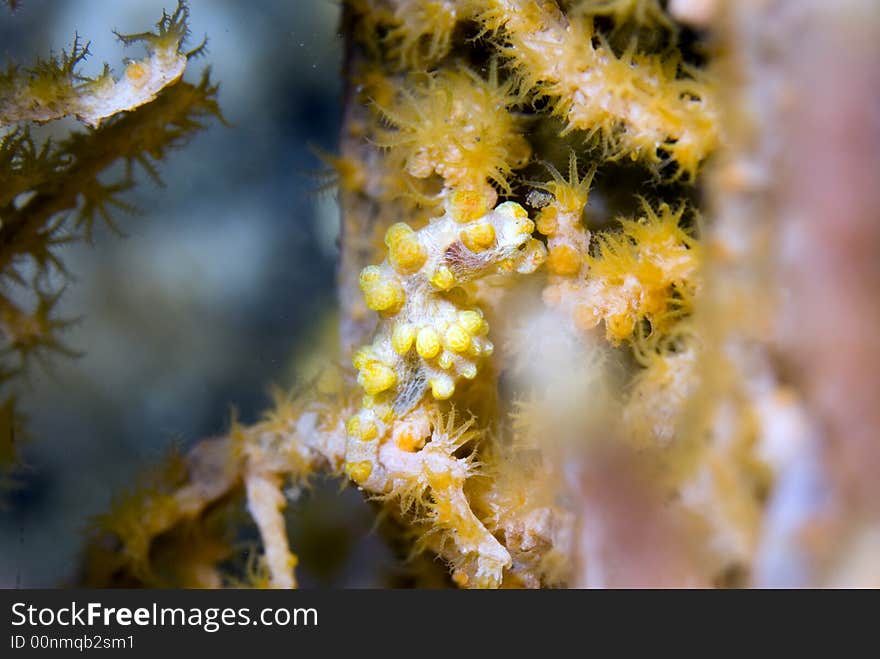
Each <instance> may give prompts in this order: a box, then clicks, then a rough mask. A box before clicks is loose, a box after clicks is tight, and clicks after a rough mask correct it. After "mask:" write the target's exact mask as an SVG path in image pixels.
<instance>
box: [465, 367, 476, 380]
mask: <svg viewBox="0 0 880 659" xmlns="http://www.w3.org/2000/svg"><path fill="white" fill-rule="evenodd" d="M461 376H462V377H463V378H465V379H466V380H473V379H474V378H475V377H477V365H476V364H465V365H464V366H462V367H461Z"/></svg>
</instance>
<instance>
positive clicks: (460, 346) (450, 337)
mask: <svg viewBox="0 0 880 659" xmlns="http://www.w3.org/2000/svg"><path fill="white" fill-rule="evenodd" d="M443 338H444V339H445V340H446V345H447V346H448V347H449V348H450V349H452V350H454V351H455V352H464V351H465V350H467V349H468V348H469V347H470V345H471V335H470V334H469V333H468V331H467V330H466V329H465V328H464V327H462V326H461V325H459V324H458V323H453V324H452V325H450V326H449V328H448V329H447V330H446V335H445V336H444V337H443Z"/></svg>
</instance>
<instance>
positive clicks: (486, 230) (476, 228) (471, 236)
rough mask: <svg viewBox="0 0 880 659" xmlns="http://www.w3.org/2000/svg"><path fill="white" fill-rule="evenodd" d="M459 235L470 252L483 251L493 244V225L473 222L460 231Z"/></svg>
mask: <svg viewBox="0 0 880 659" xmlns="http://www.w3.org/2000/svg"><path fill="white" fill-rule="evenodd" d="M460 237H461V242H463V243H464V246H465V247H467V248H468V249H469V250H471V251H472V252H484V251H486V250H487V249H489V248H490V247H492V245H494V244H495V227H493V226H492V225H491V224H489V223H488V222H483V223H480V224H475V225H473V226H469V227H468V228H466V229H465V230H464V231H462V232H461V236H460Z"/></svg>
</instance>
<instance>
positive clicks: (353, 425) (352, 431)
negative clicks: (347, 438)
mask: <svg viewBox="0 0 880 659" xmlns="http://www.w3.org/2000/svg"><path fill="white" fill-rule="evenodd" d="M345 429H346V431H348V434H349V435H351V436H352V437H359V436H360V434H361V420H360V419H359V418H358V417H356V416H353V417H351V418H350V419H349V420H348V423H347V424H345Z"/></svg>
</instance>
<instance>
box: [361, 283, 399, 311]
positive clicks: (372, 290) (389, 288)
mask: <svg viewBox="0 0 880 659" xmlns="http://www.w3.org/2000/svg"><path fill="white" fill-rule="evenodd" d="M364 300H366V302H367V308H369V309H372V310H373V311H387V312H388V313H395V312H397V311H399V310H400V308H401V307H402V306H403V303H404V302H406V293H404V291H403V286H401V284H400V282H398V281H397V280H396V279H391V278H386V279H382V280H380V281H378V282H376V283H374V284H372V285H371V286H368V287H367V288H366V289H365V290H364Z"/></svg>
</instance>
